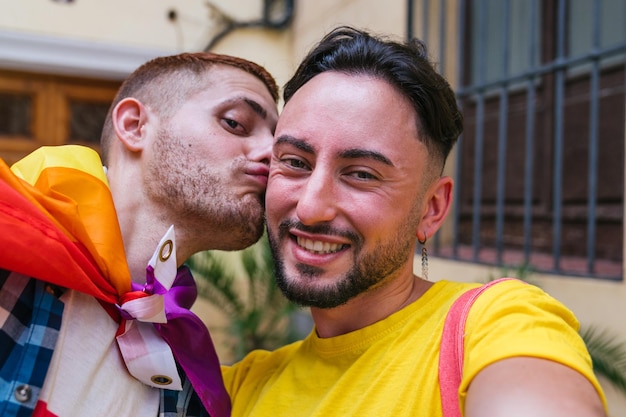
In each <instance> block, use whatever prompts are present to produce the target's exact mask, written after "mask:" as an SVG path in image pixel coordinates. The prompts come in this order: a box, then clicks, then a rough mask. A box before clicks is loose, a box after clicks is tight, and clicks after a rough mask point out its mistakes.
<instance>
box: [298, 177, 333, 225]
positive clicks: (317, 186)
mask: <svg viewBox="0 0 626 417" xmlns="http://www.w3.org/2000/svg"><path fill="white" fill-rule="evenodd" d="M335 189H336V184H335V183H334V181H333V179H332V176H330V175H329V174H327V173H325V172H323V171H313V172H312V173H311V175H310V176H309V178H308V180H307V182H306V184H304V185H303V186H302V187H301V189H300V193H299V198H298V205H297V208H296V215H297V216H298V218H299V219H300V221H301V222H302V223H303V224H307V225H312V224H316V223H324V222H329V221H331V220H333V219H334V218H335V216H336V215H337V199H336V195H335Z"/></svg>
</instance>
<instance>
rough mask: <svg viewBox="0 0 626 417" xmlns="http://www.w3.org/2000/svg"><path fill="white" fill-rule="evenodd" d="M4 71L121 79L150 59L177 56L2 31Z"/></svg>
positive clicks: (0, 54) (0, 49) (0, 63)
mask: <svg viewBox="0 0 626 417" xmlns="http://www.w3.org/2000/svg"><path fill="white" fill-rule="evenodd" d="M0 45H2V46H1V47H0V68H2V69H10V70H18V71H19V70H21V71H34V72H42V73H51V74H59V75H74V76H83V77H91V78H105V79H112V80H121V79H124V78H126V76H127V75H128V74H130V73H131V72H132V71H133V70H134V69H135V68H137V67H138V66H139V65H141V64H143V63H144V62H146V61H147V60H149V59H151V58H154V57H156V56H161V55H170V54H173V53H175V52H174V51H169V50H165V49H163V50H156V49H149V48H145V49H144V48H134V47H128V46H123V45H114V44H106V43H99V42H89V41H84V40H77V39H71V38H61V37H53V36H49V35H42V34H32V33H25V32H15V31H7V30H2V29H0Z"/></svg>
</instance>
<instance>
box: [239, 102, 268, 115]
mask: <svg viewBox="0 0 626 417" xmlns="http://www.w3.org/2000/svg"><path fill="white" fill-rule="evenodd" d="M243 101H245V102H246V103H247V104H248V106H250V107H251V108H252V110H254V112H255V113H256V114H258V115H259V116H261V118H263V119H267V110H265V109H264V108H263V106H261V105H260V104H259V103H257V102H256V101H254V100H251V99H249V98H246V97H244V98H243Z"/></svg>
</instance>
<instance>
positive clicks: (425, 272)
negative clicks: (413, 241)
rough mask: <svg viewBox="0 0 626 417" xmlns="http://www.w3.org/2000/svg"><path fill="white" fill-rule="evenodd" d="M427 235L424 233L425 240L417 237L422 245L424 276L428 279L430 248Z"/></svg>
mask: <svg viewBox="0 0 626 417" xmlns="http://www.w3.org/2000/svg"><path fill="white" fill-rule="evenodd" d="M427 239H428V238H427V236H426V235H424V240H422V239H420V238H419V237H418V238H417V241H418V242H419V243H420V245H422V278H423V279H425V280H426V281H428V249H426V240H427Z"/></svg>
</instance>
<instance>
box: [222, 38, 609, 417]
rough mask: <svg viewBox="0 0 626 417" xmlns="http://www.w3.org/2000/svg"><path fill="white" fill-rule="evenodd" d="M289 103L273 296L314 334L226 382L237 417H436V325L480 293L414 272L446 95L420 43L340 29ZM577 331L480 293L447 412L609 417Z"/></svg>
mask: <svg viewBox="0 0 626 417" xmlns="http://www.w3.org/2000/svg"><path fill="white" fill-rule="evenodd" d="M284 99H285V107H284V110H283V112H282V114H281V116H280V118H279V122H278V125H277V129H276V134H275V139H274V147H273V153H272V161H271V168H270V177H269V182H268V189H267V194H266V201H267V207H266V217H267V227H268V234H269V240H270V244H271V247H272V251H273V253H274V257H275V264H276V274H277V278H276V279H277V282H278V285H279V287H280V288H281V289H282V291H283V292H284V293H285V295H286V296H287V298H289V299H290V300H292V301H294V302H296V303H298V304H300V305H303V306H308V307H310V308H311V314H312V316H313V319H314V323H315V327H314V330H313V332H312V333H311V334H310V335H309V336H308V337H307V338H305V339H304V340H303V341H301V342H297V343H295V344H292V345H288V346H285V347H283V348H281V349H278V350H276V351H274V352H265V351H254V352H252V353H250V354H249V355H248V356H247V357H245V358H244V359H243V360H242V361H241V362H239V363H237V364H235V365H233V366H231V367H224V368H223V376H224V380H225V384H226V388H227V390H228V392H229V394H230V395H231V399H232V405H233V416H235V417H240V416H251V417H257V416H258V417H260V416H273V417H281V416H285V417H286V416H289V417H294V416H310V417H313V416H316V417H317V416H319V417H321V416H324V417H327V416H341V417H346V416H355V417H356V416H358V417H362V416H377V417H379V416H393V417H402V416H424V417H437V416H442V415H444V413H443V408H444V407H443V405H442V399H441V395H440V378H439V369H438V362H439V357H440V343H441V338H442V329H443V325H444V320H445V318H446V315H447V313H448V310H449V309H450V307H451V305H452V304H453V302H454V301H455V300H456V299H457V298H458V297H459V296H461V294H463V293H464V292H465V291H467V290H468V289H470V288H474V287H478V286H479V284H461V283H454V282H448V281H439V282H437V283H432V282H429V281H427V280H426V279H424V277H418V276H416V275H414V273H413V259H414V252H415V248H416V239H417V240H418V241H420V242H425V241H426V240H427V239H428V238H429V237H431V236H433V234H434V233H435V232H436V231H437V229H438V228H439V227H440V225H441V224H442V222H443V221H444V219H445V217H446V215H447V214H448V211H449V208H450V204H451V196H452V186H453V184H452V180H451V179H450V178H448V177H445V176H442V170H443V166H444V162H445V160H446V157H447V155H448V153H449V152H450V150H451V148H452V146H453V144H454V142H455V141H456V139H457V137H458V136H459V134H460V133H461V131H462V116H461V114H460V112H459V110H458V108H457V106H456V101H455V97H454V94H453V92H452V90H451V89H450V87H449V85H448V83H447V82H446V81H445V80H444V79H443V78H442V77H441V76H440V75H438V74H437V72H436V71H435V70H434V69H433V66H432V65H431V63H430V62H429V60H428V57H427V53H426V49H425V47H424V45H423V44H421V43H420V42H418V41H414V42H411V43H407V44H403V43H399V42H395V41H392V40H388V39H385V38H381V37H376V36H372V35H371V34H368V33H367V32H364V31H359V30H356V29H353V28H348V27H341V28H337V29H336V30H334V31H333V32H331V33H330V34H328V35H327V36H326V37H325V38H324V39H323V40H322V41H321V42H320V43H319V44H318V45H317V46H316V47H315V48H314V49H313V50H312V51H311V52H310V53H309V54H308V55H307V56H306V57H305V59H304V61H303V62H302V63H301V65H300V66H299V68H298V69H297V71H296V73H295V75H294V76H293V77H292V79H291V80H290V81H289V82H288V83H287V84H286V86H285V89H284ZM577 328H578V323H577V320H576V318H575V317H574V316H573V314H572V313H571V312H570V311H569V310H567V309H566V308H565V307H564V306H563V305H562V304H560V303H559V302H557V301H556V300H554V299H553V298H551V297H549V296H548V295H547V294H545V293H544V292H542V291H541V290H539V289H538V288H536V287H534V286H531V285H526V284H524V283H521V282H519V281H516V280H509V281H504V282H501V283H498V284H497V285H494V286H493V287H491V288H489V289H488V290H486V291H485V292H484V293H483V294H482V295H481V296H480V297H479V298H478V299H477V301H476V302H475V303H474V305H473V306H472V308H471V311H470V313H469V316H468V318H467V322H466V328H465V342H464V349H465V350H464V352H465V354H464V365H463V368H462V379H461V382H460V385H459V386H458V388H457V387H455V388H454V389H455V391H456V392H458V394H457V395H458V402H459V405H460V407H459V408H460V410H453V412H454V411H456V412H457V414H456V415H460V414H458V412H462V413H463V415H464V416H465V417H477V416H480V417H491V416H507V417H511V416H534V417H535V416H550V417H555V416H568V417H571V416H603V415H605V406H606V405H605V400H604V396H603V393H602V390H601V388H600V386H599V384H598V382H597V380H596V378H595V376H594V374H593V372H592V367H591V361H590V358H589V355H588V352H587V350H586V348H585V345H584V343H583V341H582V340H581V338H580V337H579V335H578V333H577ZM455 400H456V398H455ZM446 416H447V414H446Z"/></svg>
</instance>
